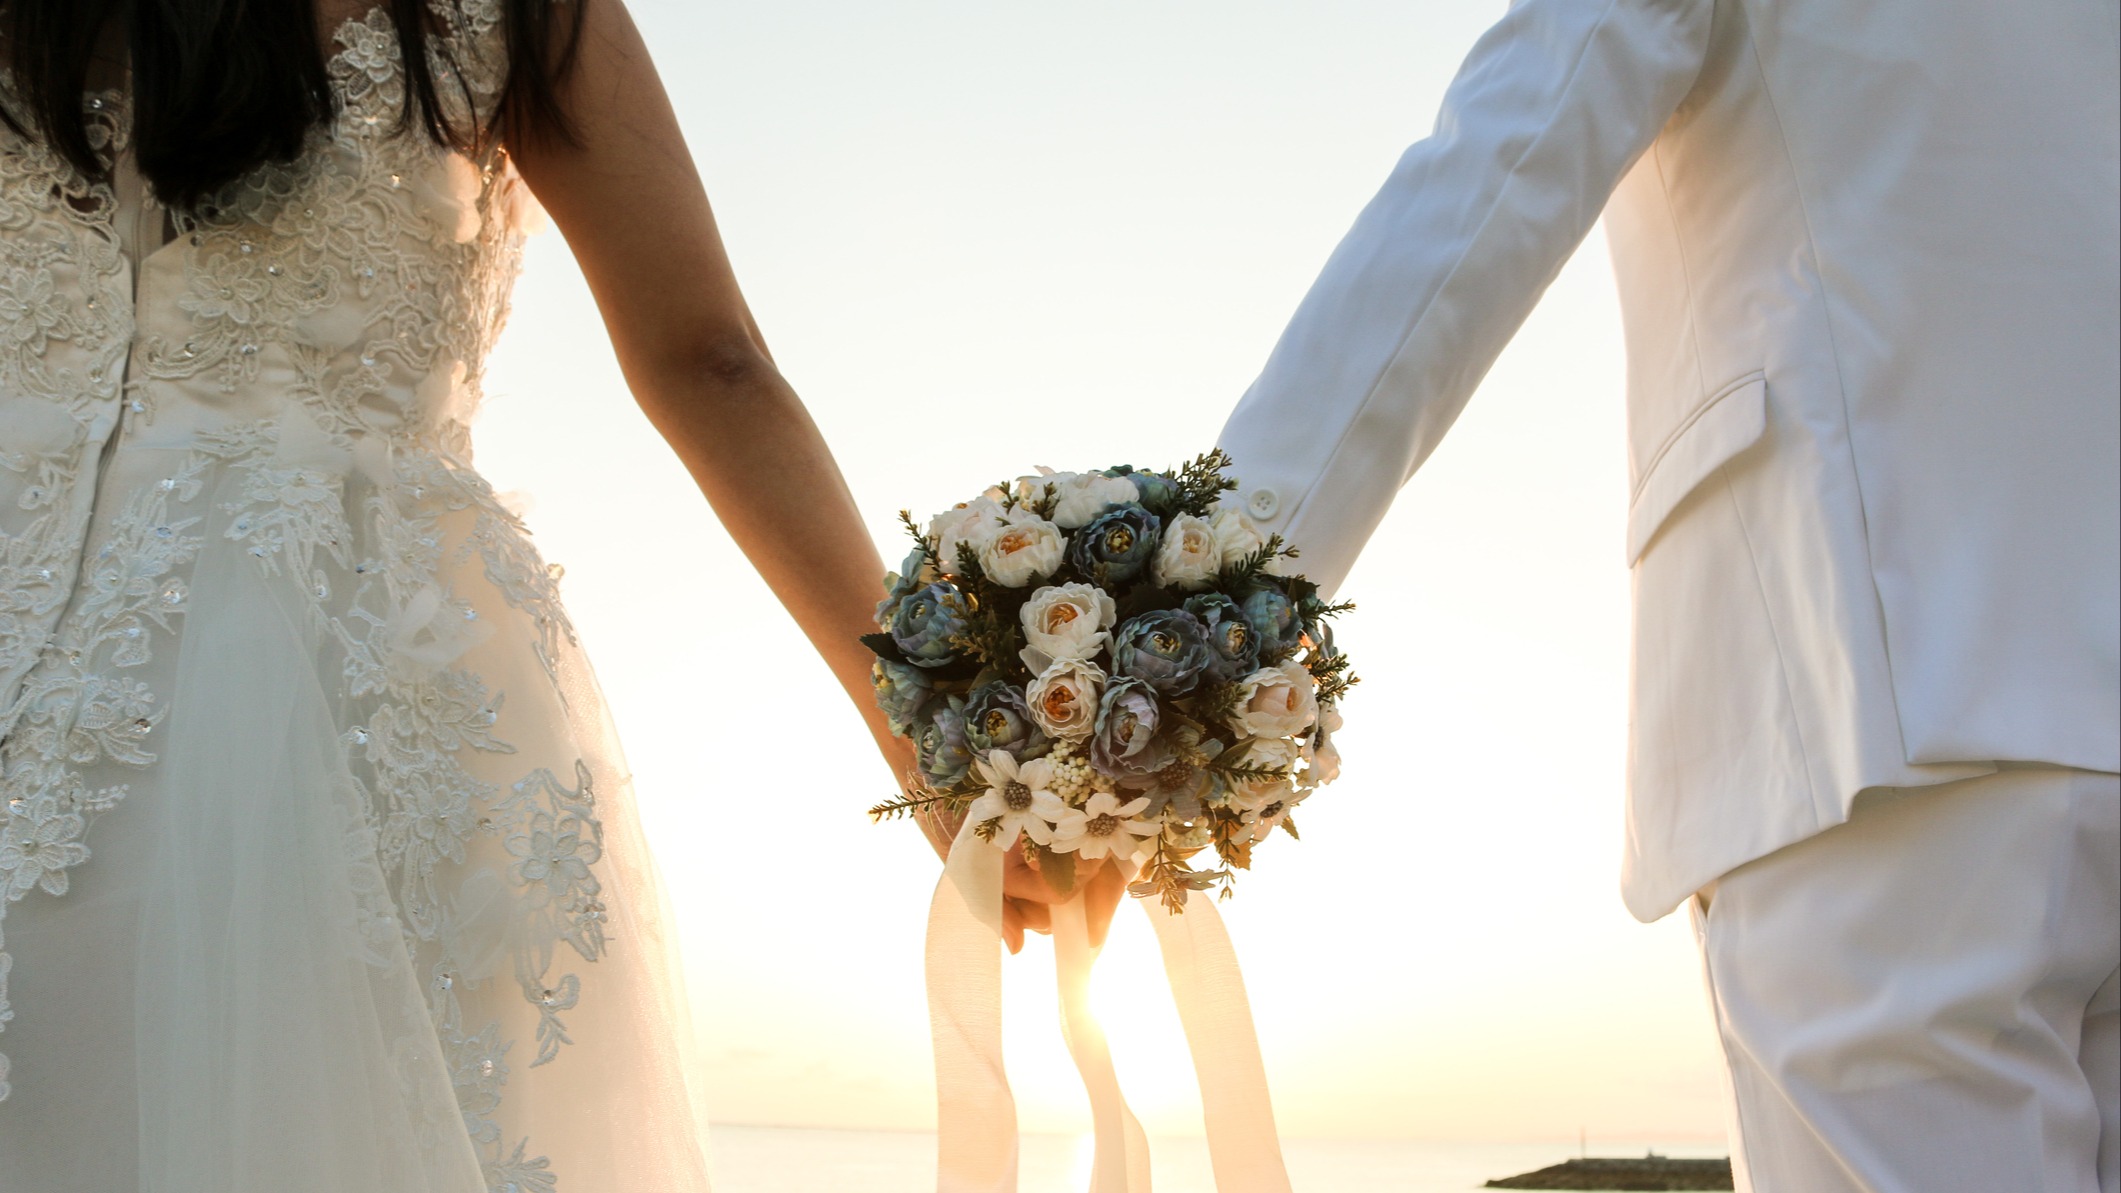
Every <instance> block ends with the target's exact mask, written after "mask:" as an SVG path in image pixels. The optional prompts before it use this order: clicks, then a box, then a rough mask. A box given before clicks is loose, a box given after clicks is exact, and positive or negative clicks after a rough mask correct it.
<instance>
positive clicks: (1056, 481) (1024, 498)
mask: <svg viewBox="0 0 2121 1193" xmlns="http://www.w3.org/2000/svg"><path fill="white" fill-rule="evenodd" d="M1075 476H1076V474H1075V473H1072V472H1055V471H1053V470H1052V469H1051V468H1048V467H1046V466H1045V465H1044V464H1041V465H1039V466H1038V471H1037V472H1035V473H1033V474H1032V475H1030V476H1020V477H1017V478H1016V500H1017V504H1019V505H1030V504H1032V503H1034V502H1037V501H1040V500H1042V499H1043V498H1044V497H1045V496H1046V488H1047V486H1049V485H1050V486H1052V487H1053V490H1054V492H1056V493H1058V492H1059V491H1060V486H1061V485H1062V484H1064V483H1066V482H1068V481H1071V480H1074V479H1075Z"/></svg>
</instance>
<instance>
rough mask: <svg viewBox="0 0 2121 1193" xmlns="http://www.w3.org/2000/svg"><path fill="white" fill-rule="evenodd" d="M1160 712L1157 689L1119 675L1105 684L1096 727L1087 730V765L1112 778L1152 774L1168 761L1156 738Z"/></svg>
mask: <svg viewBox="0 0 2121 1193" xmlns="http://www.w3.org/2000/svg"><path fill="white" fill-rule="evenodd" d="M1162 724H1163V712H1162V710H1161V709H1160V708H1158V707H1157V704H1156V691H1155V689H1153V688H1151V687H1150V686H1149V685H1148V684H1145V683H1143V682H1142V681H1140V680H1138V679H1129V678H1127V677H1126V676H1124V675H1122V676H1119V677H1117V678H1115V679H1113V680H1112V682H1110V683H1108V684H1106V685H1105V694H1104V697H1103V698H1102V699H1100V700H1099V701H1098V703H1097V726H1096V728H1095V729H1093V730H1092V731H1091V733H1090V765H1091V766H1094V767H1096V768H1097V769H1098V770H1100V771H1102V772H1103V773H1105V774H1107V775H1110V776H1112V777H1113V778H1115V779H1138V778H1141V777H1143V776H1145V775H1152V774H1155V773H1156V772H1157V771H1159V770H1161V769H1163V766H1164V764H1165V763H1167V762H1169V761H1171V757H1170V751H1169V750H1168V749H1167V748H1165V747H1164V745H1163V744H1162V743H1161V742H1160V741H1158V739H1157V736H1156V731H1157V729H1158V728H1159V727H1160V726H1161V725H1162Z"/></svg>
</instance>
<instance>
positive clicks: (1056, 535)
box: [979, 513, 1068, 588]
mask: <svg viewBox="0 0 2121 1193" xmlns="http://www.w3.org/2000/svg"><path fill="white" fill-rule="evenodd" d="M1067 549H1068V540H1066V539H1064V538H1062V537H1061V532H1060V527H1058V526H1055V525H1054V524H1053V523H1051V522H1048V521H1046V520H1045V519H1043V518H1038V517H1034V516H1032V515H1031V514H1029V513H1019V514H1010V515H1008V516H1007V517H1006V518H1005V519H1004V520H1003V525H1001V526H999V527H997V528H996V529H995V532H994V534H993V535H992V536H991V537H989V538H988V539H987V540H986V541H985V542H983V543H981V544H980V545H979V563H980V567H981V568H983V569H984V570H985V571H986V573H987V578H988V579H990V580H992V581H994V582H995V583H996V584H1000V585H1002V586H1003V587H1005V588H1022V587H1024V586H1025V585H1028V584H1030V583H1031V582H1032V581H1033V580H1039V579H1044V578H1045V577H1047V576H1050V575H1052V574H1053V571H1054V569H1055V568H1058V567H1059V566H1060V565H1061V557H1062V555H1063V553H1064V552H1066V551H1067Z"/></svg>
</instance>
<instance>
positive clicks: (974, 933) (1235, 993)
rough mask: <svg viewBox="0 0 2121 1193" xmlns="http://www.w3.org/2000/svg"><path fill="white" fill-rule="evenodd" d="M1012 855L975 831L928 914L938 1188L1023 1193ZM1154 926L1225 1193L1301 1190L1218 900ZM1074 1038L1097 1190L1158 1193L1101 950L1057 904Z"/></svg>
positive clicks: (1057, 947) (1056, 928) (1058, 943)
mask: <svg viewBox="0 0 2121 1193" xmlns="http://www.w3.org/2000/svg"><path fill="white" fill-rule="evenodd" d="M1002 863H1003V853H1002V851H1001V850H999V849H996V848H994V847H993V846H991V845H989V844H988V843H987V842H985V841H982V840H980V839H979V837H978V836H977V835H976V834H975V833H974V826H973V825H972V824H971V823H970V822H968V823H967V824H966V826H965V827H964V829H963V830H961V831H960V832H959V833H958V836H957V840H956V842H955V844H954V845H953V846H952V847H951V850H950V860H949V863H948V864H947V865H946V866H945V867H944V871H943V877H942V880H941V881H940V882H938V883H937V884H936V888H935V900H934V902H933V903H932V904H931V905H930V907H929V912H928V954H927V976H928V1018H929V1023H930V1027H931V1028H932V1030H933V1032H934V1039H935V1078H936V1090H937V1095H938V1116H939V1117H938V1123H937V1126H938V1143H939V1148H938V1166H937V1177H936V1189H937V1193H1015V1190H1016V1187H1017V1131H1016V1099H1015V1096H1014V1095H1013V1094H1011V1093H1010V1091H1009V1077H1008V1074H1007V1073H1006V1072H1005V1070H1004V1068H1003V1064H1002V1015H1001V996H1002V948H1001V935H1002ZM1138 902H1141V904H1142V907H1143V910H1144V911H1146V912H1147V913H1148V916H1149V920H1150V922H1151V923H1152V924H1153V925H1154V926H1155V929H1156V939H1157V943H1158V945H1159V946H1160V947H1161V949H1162V951H1163V958H1164V971H1165V973H1166V975H1167V976H1168V977H1169V979H1170V982H1171V994H1172V998H1173V1000H1174V1001H1175V1002H1176V1003H1177V1005H1178V1014H1179V1020H1180V1022H1181V1023H1182V1024H1183V1025H1184V1028H1185V1032H1186V1042H1187V1045H1188V1046H1189V1047H1190V1048H1191V1050H1192V1053H1193V1069H1194V1073H1195V1075H1196V1077H1197V1078H1198V1079H1199V1081H1200V1090H1201V1105H1202V1108H1203V1111H1204V1113H1205V1118H1206V1123H1207V1134H1208V1153H1209V1156H1210V1159H1211V1162H1212V1163H1213V1165H1214V1170H1215V1186H1216V1188H1217V1190H1219V1193H1289V1177H1288V1174H1287V1172H1286V1170H1285V1169H1284V1168H1283V1165H1282V1158H1281V1143H1280V1140H1279V1138H1278V1136H1277V1135H1276V1133H1275V1129H1274V1110H1273V1106H1272V1105H1271V1104H1270V1102H1269V1100H1268V1096H1267V1077H1266V1067H1265V1065H1264V1064H1262V1063H1261V1061H1260V1056H1259V1041H1258V1037H1257V1035H1256V1034H1255V1033H1254V1030H1253V1027H1252V1011H1251V1006H1250V1004H1249V1003H1248V1002H1247V1000H1246V998H1245V986H1244V978H1243V976H1242V975H1241V974H1240V973H1239V971H1238V967H1237V953H1236V950H1235V949H1233V948H1232V947H1231V945H1230V937H1229V934H1228V933H1227V932H1225V931H1224V929H1223V925H1222V919H1221V917H1219V916H1218V915H1216V913H1215V905H1214V901H1213V900H1211V899H1205V898H1189V900H1188V902H1187V905H1186V911H1185V913H1184V914H1183V915H1173V914H1171V913H1169V912H1167V911H1165V910H1164V909H1163V907H1162V906H1161V905H1160V904H1158V903H1156V902H1155V901H1153V900H1138ZM1053 944H1054V962H1055V968H1056V970H1057V971H1058V976H1059V983H1060V1003H1061V1030H1062V1032H1063V1034H1064V1036H1065V1038H1066V1039H1067V1041H1068V1051H1069V1052H1070V1054H1072V1055H1073V1056H1074V1058H1075V1065H1076V1069H1077V1070H1078V1071H1079V1072H1080V1073H1081V1074H1082V1077H1083V1086H1084V1088H1085V1089H1086V1090H1087V1091H1088V1092H1089V1095H1090V1110H1091V1121H1092V1123H1093V1124H1094V1127H1095V1132H1096V1140H1097V1157H1096V1162H1095V1166H1094V1168H1093V1170H1092V1171H1093V1176H1092V1179H1091V1184H1090V1190H1091V1193H1150V1186H1149V1144H1148V1138H1147V1136H1146V1135H1145V1134H1144V1133H1143V1132H1142V1128H1141V1124H1140V1123H1138V1122H1137V1121H1135V1118H1134V1114H1133V1112H1132V1111H1130V1110H1128V1109H1127V1103H1126V1098H1125V1097H1124V1096H1123V1095H1122V1094H1121V1092H1120V1088H1119V1079H1118V1076H1117V1074H1116V1073H1115V1072H1114V1070H1113V1067H1112V1053H1111V1050H1110V1049H1109V1048H1108V1047H1107V1046H1106V1043H1105V1035H1104V1031H1103V1030H1102V1029H1101V1028H1100V1027H1099V1026H1098V1023H1097V1018H1096V1016H1095V1015H1094V1014H1092V1013H1091V1009H1090V971H1091V967H1092V966H1093V965H1094V964H1095V963H1096V961H1097V954H1098V950H1097V949H1096V948H1094V947H1092V946H1091V944H1090V932H1089V925H1088V923H1087V922H1086V919H1085V916H1084V912H1083V902H1082V899H1081V898H1080V897H1077V898H1074V899H1071V900H1069V901H1068V902H1066V903H1062V904H1058V905H1056V906H1055V907H1054V908H1053Z"/></svg>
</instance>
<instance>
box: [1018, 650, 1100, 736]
mask: <svg viewBox="0 0 2121 1193" xmlns="http://www.w3.org/2000/svg"><path fill="white" fill-rule="evenodd" d="M1104 694H1105V673H1104V672H1103V671H1100V670H1098V669H1097V667H1095V666H1093V665H1092V664H1089V663H1085V662H1083V661H1081V660H1080V659H1062V660H1061V661H1059V662H1057V663H1054V664H1053V665H1052V666H1050V667H1047V668H1046V670H1045V671H1044V672H1043V673H1042V674H1040V675H1039V677H1038V678H1037V679H1034V680H1032V681H1031V686H1030V687H1028V688H1025V689H1024V701H1025V702H1026V703H1028V704H1029V705H1030V706H1031V719H1032V720H1034V721H1037V722H1038V727H1039V728H1040V729H1043V730H1045V731H1046V736H1048V737H1053V738H1058V739H1060V740H1063V741H1081V740H1082V739H1084V738H1086V737H1088V736H1090V731H1091V730H1092V729H1094V728H1095V727H1096V725H1097V702H1098V699H1099V698H1100V697H1102V696H1103V695H1104Z"/></svg>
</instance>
